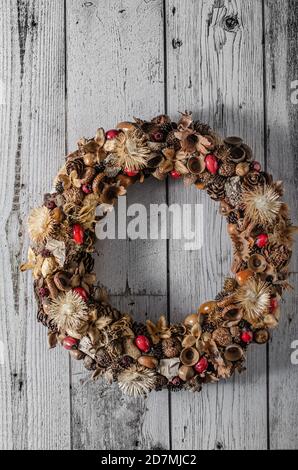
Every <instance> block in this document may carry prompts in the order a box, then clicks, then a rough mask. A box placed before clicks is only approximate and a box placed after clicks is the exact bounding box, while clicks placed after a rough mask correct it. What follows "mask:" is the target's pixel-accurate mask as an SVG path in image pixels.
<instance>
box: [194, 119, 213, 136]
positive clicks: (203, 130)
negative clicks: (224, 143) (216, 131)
mask: <svg viewBox="0 0 298 470" xmlns="http://www.w3.org/2000/svg"><path fill="white" fill-rule="evenodd" d="M194 130H195V131H196V132H198V133H199V134H201V135H206V134H209V133H210V132H211V127H210V126H209V125H208V124H205V123H204V122H201V121H195V122H194Z"/></svg>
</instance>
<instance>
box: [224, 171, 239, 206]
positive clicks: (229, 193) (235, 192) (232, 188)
mask: <svg viewBox="0 0 298 470" xmlns="http://www.w3.org/2000/svg"><path fill="white" fill-rule="evenodd" d="M225 192H226V197H227V202H228V203H229V204H230V205H231V206H233V207H236V206H238V205H239V204H240V203H241V201H242V184H241V179H240V177H239V176H233V178H229V179H228V180H227V181H226V184H225Z"/></svg>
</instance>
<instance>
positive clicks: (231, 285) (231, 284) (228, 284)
mask: <svg viewBox="0 0 298 470" xmlns="http://www.w3.org/2000/svg"><path fill="white" fill-rule="evenodd" d="M237 287H238V283H237V281H236V279H234V278H233V277H227V278H226V279H225V282H224V291H225V293H227V292H233V291H234V290H235V289H237Z"/></svg>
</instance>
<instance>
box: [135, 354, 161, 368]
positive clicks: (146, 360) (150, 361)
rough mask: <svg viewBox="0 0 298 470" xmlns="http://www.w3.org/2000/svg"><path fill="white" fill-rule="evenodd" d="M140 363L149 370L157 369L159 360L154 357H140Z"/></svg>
mask: <svg viewBox="0 0 298 470" xmlns="http://www.w3.org/2000/svg"><path fill="white" fill-rule="evenodd" d="M138 363H139V364H141V366H144V367H147V369H156V367H157V365H158V360H157V359H156V358H155V357H152V356H140V357H139V358H138Z"/></svg>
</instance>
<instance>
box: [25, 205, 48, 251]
mask: <svg viewBox="0 0 298 470" xmlns="http://www.w3.org/2000/svg"><path fill="white" fill-rule="evenodd" d="M53 229H54V219H53V217H52V216H51V212H50V211H49V209H48V208H47V207H38V208H36V209H33V210H32V211H31V212H30V214H29V217H28V232H29V236H30V238H31V240H32V241H33V242H34V243H43V242H44V241H45V240H46V239H47V238H48V237H50V236H51V235H52V233H53Z"/></svg>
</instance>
